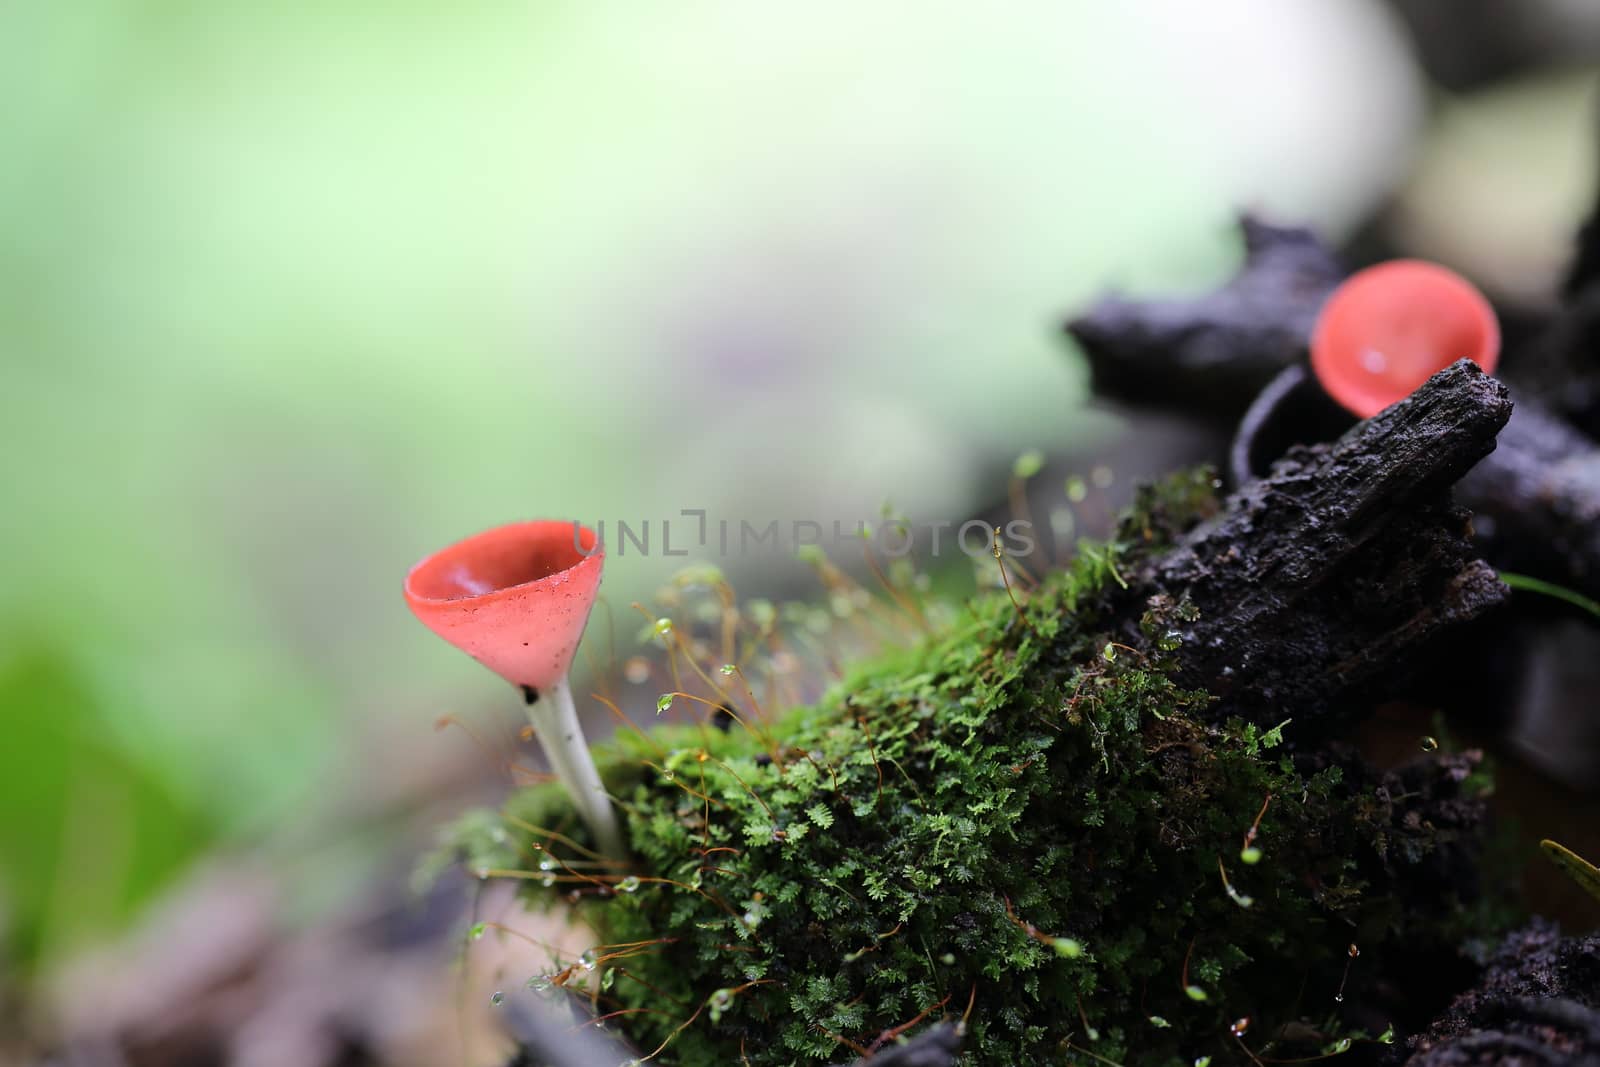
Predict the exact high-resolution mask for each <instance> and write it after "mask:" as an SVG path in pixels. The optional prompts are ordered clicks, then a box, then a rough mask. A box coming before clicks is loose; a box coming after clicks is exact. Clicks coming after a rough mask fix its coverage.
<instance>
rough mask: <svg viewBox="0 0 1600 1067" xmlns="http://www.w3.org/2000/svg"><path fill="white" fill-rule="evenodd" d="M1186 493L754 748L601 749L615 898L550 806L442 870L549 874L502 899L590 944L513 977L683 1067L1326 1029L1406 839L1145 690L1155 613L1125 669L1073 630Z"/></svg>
mask: <svg viewBox="0 0 1600 1067" xmlns="http://www.w3.org/2000/svg"><path fill="white" fill-rule="evenodd" d="M1204 481H1206V480H1196V479H1189V480H1187V481H1185V482H1182V483H1179V484H1177V485H1175V486H1174V487H1173V488H1171V489H1169V491H1168V492H1167V493H1166V494H1165V495H1164V496H1161V497H1149V498H1146V499H1145V500H1143V501H1142V502H1141V505H1140V507H1139V508H1138V509H1137V510H1136V513H1135V515H1134V517H1133V518H1132V519H1131V520H1130V521H1129V522H1128V523H1127V524H1126V525H1125V526H1124V534H1123V537H1122V539H1121V541H1120V542H1117V543H1113V544H1112V545H1110V546H1103V547H1101V548H1099V549H1096V550H1094V551H1087V552H1084V553H1081V554H1080V556H1079V558H1078V561H1077V562H1076V563H1075V564H1074V566H1073V567H1072V568H1071V569H1070V570H1068V571H1063V572H1058V573H1055V574H1052V575H1051V576H1049V577H1048V578H1047V579H1046V580H1045V582H1044V583H1043V584H1042V585H1041V587H1040V588H1038V589H1037V590H1035V591H1033V592H1032V594H1031V596H1030V597H1029V599H1028V601H1027V604H1026V622H1024V621H1023V620H1022V619H1021V618H1019V616H1018V613H1017V610H1016V608H1015V607H1014V606H1013V604H1012V603H1011V601H1010V599H1008V597H1007V596H1006V595H1005V594H1004V593H1003V592H1002V593H997V594H994V595H989V596H985V597H981V598H979V599H977V600H975V601H974V602H972V603H971V604H970V605H969V607H968V610H966V611H965V612H964V613H963V614H962V615H961V616H960V619H959V621H958V622H957V623H956V624H955V625H953V626H952V627H950V628H949V629H948V630H947V631H946V632H943V633H941V634H939V635H937V636H935V637H932V638H930V639H928V640H926V641H925V642H924V643H922V644H920V645H919V646H917V647H914V648H911V649H907V650H900V651H894V652H891V653H889V654H886V655H884V656H882V657H881V658H879V659H878V660H876V661H874V662H872V663H869V664H864V665H862V666H860V667H858V668H857V669H855V670H854V671H853V672H852V673H851V674H850V675H849V676H848V677H847V678H846V680H845V681H843V682H842V683H841V684H839V685H837V686H835V687H834V688H833V690H832V691H831V692H830V693H829V694H828V695H827V696H826V697H825V698H824V699H823V700H821V701H820V702H818V703H817V704H816V706H814V707H808V708H802V709H798V710H795V711H792V712H790V713H788V714H787V715H786V716H784V717H783V718H782V720H781V721H780V722H778V723H776V724H774V725H773V726H772V727H771V738H770V739H763V738H758V737H756V736H755V735H754V734H752V733H750V732H747V731H745V730H743V729H741V728H739V727H738V726H735V727H734V728H733V729H732V730H731V731H729V732H727V733H722V732H719V731H717V730H715V729H710V728H704V729H697V728H693V727H683V726H672V727H662V728H658V729H656V730H653V731H651V732H650V733H649V735H648V737H641V736H639V735H635V734H631V733H627V732H624V733H622V734H619V735H618V737H617V738H616V740H615V741H614V742H613V744H612V745H611V746H610V747H609V748H608V749H606V751H605V764H606V768H607V770H606V774H607V777H608V784H609V785H610V786H611V787H612V788H613V790H614V792H615V793H616V795H617V796H618V797H619V800H620V802H621V804H622V805H623V807H624V808H625V809H626V812H627V816H628V819H627V822H628V826H629V829H630V833H631V843H632V848H633V850H634V855H635V860H636V866H635V868H634V869H633V871H632V872H630V873H631V875H632V876H633V877H631V878H629V879H628V881H627V882H625V883H621V884H619V879H620V878H621V877H622V875H621V874H620V873H616V874H608V875H606V876H603V877H600V878H598V879H597V878H596V877H595V873H596V872H597V871H598V870H599V868H597V867H596V866H595V865H593V864H587V863H585V861H584V856H583V853H582V852H581V851H580V850H578V849H575V848H574V847H572V846H571V845H569V844H564V843H562V842H561V841H560V840H559V839H552V838H550V837H549V836H548V835H545V834H538V835H535V834H532V833H530V832H529V831H528V827H529V826H530V825H531V826H537V827H550V828H554V829H558V830H560V831H562V832H564V833H566V834H571V835H573V836H581V831H580V830H578V829H577V828H576V825H575V822H574V820H573V819H572V817H571V813H570V810H569V809H568V808H567V806H566V804H565V802H564V799H563V798H562V796H561V794H560V793H559V792H558V791H557V790H555V789H552V788H540V789H534V790H529V791H527V792H525V793H522V794H520V795H518V796H517V797H515V798H513V800H512V802H511V803H510V805H509V806H508V809H507V813H508V817H507V818H506V819H505V820H490V821H488V822H486V821H484V820H483V819H481V818H479V819H478V821H476V822H474V823H471V824H469V825H467V826H465V827H464V833H463V834H462V835H461V837H460V841H461V843H462V844H463V845H464V846H465V847H466V848H467V850H468V851H469V852H470V853H471V854H472V856H473V858H472V859H471V860H469V862H472V863H477V864H482V865H484V866H492V867H503V866H506V865H508V864H511V863H513V862H516V863H517V864H519V865H520V866H522V867H525V868H532V867H535V866H536V865H535V864H533V863H532V862H531V861H530V859H529V858H528V857H529V856H531V855H546V856H548V857H552V858H547V859H546V860H545V861H544V866H545V867H546V868H548V869H547V870H545V871H542V872H541V873H540V874H539V875H538V876H536V877H534V878H532V879H530V880H528V881H527V882H526V883H525V884H526V885H527V887H528V894H529V897H530V898H531V899H532V900H533V901H535V902H538V903H541V904H556V903H560V902H562V901H564V900H569V899H573V898H574V894H576V897H575V899H576V901H577V904H578V907H579V908H580V911H581V917H582V918H583V919H584V920H585V921H587V922H588V923H590V924H591V925H592V926H593V927H594V929H595V930H596V931H597V933H598V935H599V938H600V940H601V941H602V942H603V944H602V945H600V946H597V948H596V950H595V954H594V956H593V957H592V958H591V959H589V960H585V961H583V964H587V963H592V964H593V966H592V967H590V966H585V965H583V964H579V965H578V966H574V967H571V968H567V969H565V970H555V971H554V973H553V974H552V975H551V976H545V977H544V978H543V979H542V980H537V981H536V984H537V985H543V986H550V985H555V986H559V987H561V988H563V989H565V990H567V991H568V992H573V993H580V992H581V993H584V994H585V995H597V996H598V997H599V998H600V1000H599V1003H600V1005H601V1010H602V1011H624V1012H627V1013H628V1014H624V1015H621V1016H618V1017H616V1018H615V1019H614V1020H613V1021H612V1024H611V1025H613V1026H614V1027H615V1028H616V1029H618V1030H620V1031H621V1032H623V1033H625V1034H626V1035H627V1036H628V1038H629V1039H630V1040H632V1041H633V1042H634V1043H635V1044H637V1045H638V1046H639V1047H640V1048H641V1049H642V1050H643V1051H644V1052H646V1053H648V1052H650V1051H651V1050H653V1049H656V1048H657V1047H658V1046H661V1045H663V1044H664V1045H665V1048H664V1049H663V1051H662V1052H661V1053H660V1055H659V1056H658V1057H657V1059H658V1061H659V1062H662V1063H668V1064H673V1063H676V1064H687V1065H692V1067H699V1065H709V1064H737V1063H741V1062H748V1063H750V1064H753V1065H763V1064H790V1063H817V1062H821V1063H832V1062H840V1061H847V1060H850V1059H852V1058H854V1057H855V1056H856V1055H857V1054H858V1053H859V1051H860V1050H861V1049H867V1048H872V1047H874V1046H876V1045H879V1044H881V1043H883V1042H887V1041H890V1040H893V1039H895V1038H896V1037H898V1036H900V1035H902V1034H905V1033H914V1032H915V1029H916V1027H917V1026H918V1025H921V1024H922V1023H923V1022H924V1021H926V1020H929V1019H936V1018H940V1017H958V1018H963V1019H965V1020H966V1025H967V1030H968V1033H967V1038H966V1042H965V1053H964V1059H963V1061H962V1062H964V1063H969V1064H986V1065H987V1064H994V1065H1013V1064H1020V1063H1045V1062H1084V1063H1087V1062H1091V1059H1092V1058H1091V1057H1090V1056H1089V1055H1088V1054H1087V1053H1086V1052H1085V1051H1083V1050H1087V1051H1088V1052H1092V1053H1093V1057H1094V1058H1099V1057H1103V1058H1104V1059H1106V1060H1110V1061H1114V1062H1117V1063H1126V1062H1138V1063H1163V1062H1173V1063H1191V1062H1193V1061H1195V1060H1196V1059H1197V1058H1199V1057H1204V1056H1207V1055H1213V1056H1215V1055H1218V1054H1221V1053H1224V1052H1231V1053H1232V1056H1231V1057H1230V1058H1237V1057H1238V1056H1239V1055H1240V1053H1239V1049H1238V1046H1237V1044H1235V1041H1236V1038H1235V1037H1234V1035H1233V1033H1232V1032H1231V1030H1230V1027H1231V1026H1233V1025H1234V1024H1235V1022H1236V1021H1237V1020H1239V1019H1240V1018H1241V1017H1249V1019H1250V1020H1252V1022H1251V1024H1250V1027H1249V1038H1250V1040H1251V1041H1252V1042H1255V1044H1254V1046H1253V1047H1256V1048H1258V1049H1259V1048H1260V1047H1261V1044H1262V1043H1263V1042H1264V1041H1265V1040H1266V1039H1267V1038H1269V1037H1270V1036H1271V1035H1273V1034H1274V1033H1276V1032H1277V1031H1278V1029H1279V1027H1280V1025H1281V1024H1285V1023H1290V1022H1294V1021H1304V1020H1310V1021H1311V1022H1312V1023H1313V1024H1314V1025H1320V1026H1322V1027H1323V1029H1324V1031H1325V1032H1327V1033H1328V1034H1329V1040H1330V1041H1331V1040H1334V1039H1335V1038H1336V1037H1337V1034H1336V1033H1335V1032H1334V1031H1333V1019H1334V1014H1333V1009H1334V1008H1335V1006H1336V1005H1335V1004H1334V1001H1333V995H1334V990H1335V988H1336V986H1337V985H1338V983H1339V982H1340V976H1341V974H1342V972H1343V971H1344V970H1345V968H1346V966H1347V964H1348V963H1349V961H1350V957H1349V955H1348V953H1347V949H1348V946H1349V945H1350V944H1351V943H1352V942H1359V943H1360V944H1361V946H1362V949H1363V952H1364V953H1370V952H1373V951H1375V950H1381V948H1382V946H1383V945H1384V943H1385V942H1387V941H1390V940H1391V939H1393V938H1395V937H1396V936H1397V935H1398V933H1399V932H1400V931H1401V927H1402V925H1403V924H1404V923H1405V922H1407V921H1409V919H1408V917H1407V916H1405V915H1404V914H1402V913H1401V912H1400V911H1399V910H1398V906H1397V905H1396V904H1394V903H1393V899H1392V898H1391V897H1390V896H1389V894H1387V893H1385V892H1372V891H1369V890H1370V889H1371V885H1372V883H1373V882H1374V880H1379V881H1381V880H1382V878H1383V877H1385V876H1386V872H1391V871H1392V870H1393V868H1394V866H1395V865H1396V864H1405V863H1410V862H1421V857H1423V856H1424V855H1425V854H1426V853H1427V852H1428V851H1429V849H1430V848H1432V847H1433V846H1434V844H1435V843H1436V842H1435V841H1434V834H1433V831H1432V829H1431V828H1430V827H1427V826H1426V825H1418V826H1410V827H1408V826H1406V825H1405V824H1403V823H1402V824H1400V825H1396V824H1395V821H1394V820H1393V819H1392V818H1391V815H1392V813H1391V812H1390V810H1389V809H1388V808H1387V807H1386V806H1385V805H1383V804H1379V803H1375V802H1374V801H1373V798H1372V797H1370V796H1361V795H1355V794H1353V793H1352V792H1351V791H1350V790H1347V789H1344V788H1341V770H1340V769H1339V767H1337V766H1324V767H1321V768H1320V769H1315V768H1314V767H1313V765H1311V764H1310V763H1308V762H1306V761H1302V766H1297V763H1296V760H1294V759H1292V758H1290V756H1288V755H1286V754H1285V751H1284V747H1283V743H1282V738H1281V736H1280V730H1278V729H1274V730H1261V729H1258V728H1257V727H1255V726H1250V725H1245V724H1240V723H1231V724H1228V725H1226V726H1221V727H1219V726H1215V725H1208V724H1207V723H1206V722H1204V721H1203V720H1202V718H1201V716H1200V712H1201V711H1202V710H1203V709H1204V708H1205V707H1206V706H1207V704H1208V703H1209V698H1208V697H1207V695H1206V694H1204V693H1200V692H1193V691H1187V690H1184V689H1182V688H1180V687H1178V686H1177V685H1175V684H1174V683H1173V682H1172V680H1171V678H1170V676H1169V673H1170V669H1171V664H1170V663H1169V662H1167V657H1168V654H1169V653H1170V652H1171V651H1173V649H1174V648H1175V647H1176V646H1175V641H1176V638H1175V636H1173V634H1172V631H1173V630H1175V629H1176V627H1173V626H1169V623H1171V622H1173V621H1174V620H1175V618H1176V616H1177V615H1178V613H1180V612H1181V611H1182V610H1183V609H1182V607H1181V606H1175V605H1170V604H1169V605H1158V606H1157V608H1156V609H1155V610H1153V611H1152V612H1151V613H1150V614H1147V615H1146V616H1145V618H1144V620H1143V625H1142V629H1143V631H1144V632H1143V634H1142V635H1141V639H1140V640H1139V641H1138V643H1139V644H1140V646H1141V647H1142V648H1144V649H1145V650H1146V651H1136V650H1135V649H1134V648H1132V647H1129V646H1128V645H1127V644H1124V643H1123V642H1124V641H1129V640H1132V638H1131V635H1114V634H1112V633H1108V632H1106V631H1105V630H1104V629H1102V627H1104V626H1105V625H1107V621H1106V620H1108V619H1109V618H1110V611H1109V605H1110V602H1111V598H1113V597H1115V596H1116V595H1118V594H1119V593H1120V592H1121V581H1122V579H1121V576H1122V575H1123V574H1126V573H1129V568H1130V567H1132V566H1133V565H1134V564H1136V562H1137V559H1136V558H1133V557H1136V556H1137V553H1138V552H1142V551H1147V550H1149V549H1150V548H1153V547H1156V546H1159V544H1160V543H1162V542H1163V541H1164V540H1165V539H1166V538H1167V537H1169V536H1170V534H1171V532H1172V530H1174V529H1176V528H1177V527H1178V526H1180V525H1181V524H1182V522H1183V521H1185V520H1184V519H1183V518H1182V517H1181V515H1179V514H1177V512H1176V511H1175V509H1177V511H1182V512H1187V513H1188V514H1190V515H1193V514H1194V513H1196V512H1201V511H1204V510H1206V509H1207V508H1209V507H1210V506H1211V503H1210V502H1211V496H1210V490H1209V488H1208V486H1206V485H1205V484H1204ZM1128 545H1135V546H1138V547H1137V548H1136V549H1129V548H1128V547H1126V546H1128ZM774 747H775V748H776V749H777V758H776V759H774V758H773V756H772V751H773V749H774ZM1268 797H1271V798H1272V799H1271V802H1270V803H1266V810H1265V812H1264V814H1262V815H1261V817H1260V822H1259V828H1258V832H1257V833H1256V835H1255V836H1254V838H1253V840H1251V841H1248V842H1247V841H1246V839H1245V838H1246V833H1247V831H1248V830H1249V829H1250V827H1251V826H1252V823H1253V822H1254V820H1256V818H1257V814H1258V812H1260V811H1261V809H1262V807H1263V804H1264V803H1265V802H1266V801H1267V798H1268ZM541 845H548V847H549V852H548V853H542V852H540V851H539V847H540V846H541ZM1246 845H1248V846H1249V847H1250V848H1252V849H1255V850H1258V851H1259V855H1258V856H1254V857H1252V858H1254V859H1255V860H1256V862H1253V863H1251V862H1245V861H1241V859H1240V854H1241V851H1243V850H1244V849H1245V847H1246ZM519 850H520V852H521V858H520V859H516V858H515V857H516V856H517V854H518V851H519ZM1224 871H1225V872H1226V873H1225V874H1224ZM635 879H637V881H636V880H635ZM545 882H548V883H549V884H548V885H546V884H544V883H545ZM602 883H603V885H602ZM618 946H629V947H618ZM1302 1029H1304V1026H1302ZM741 1057H743V1058H742V1059H741Z"/></svg>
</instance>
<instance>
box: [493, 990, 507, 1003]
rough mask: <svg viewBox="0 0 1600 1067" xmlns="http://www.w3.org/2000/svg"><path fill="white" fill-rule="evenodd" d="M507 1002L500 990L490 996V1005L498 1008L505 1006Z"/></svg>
mask: <svg viewBox="0 0 1600 1067" xmlns="http://www.w3.org/2000/svg"><path fill="white" fill-rule="evenodd" d="M505 1002H506V995H505V994H504V993H502V992H500V991H499V990H498V989H497V990H495V991H494V992H493V993H492V994H490V996H489V1003H490V1004H493V1005H494V1006H495V1007H497V1008H498V1007H499V1006H500V1005H502V1004H504V1003H505Z"/></svg>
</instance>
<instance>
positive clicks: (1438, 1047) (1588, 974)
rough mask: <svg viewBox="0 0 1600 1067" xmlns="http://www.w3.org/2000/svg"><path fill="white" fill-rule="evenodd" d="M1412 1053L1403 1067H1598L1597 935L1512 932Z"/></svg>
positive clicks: (1545, 925) (1547, 926)
mask: <svg viewBox="0 0 1600 1067" xmlns="http://www.w3.org/2000/svg"><path fill="white" fill-rule="evenodd" d="M1412 1047H1413V1050H1414V1054H1413V1055H1412V1056H1411V1058H1410V1059H1409V1060H1407V1061H1406V1063H1407V1064H1408V1067H1478V1065H1488V1064H1499V1065H1509V1067H1516V1065H1527V1067H1535V1065H1537V1067H1549V1065H1556V1064H1562V1065H1568V1067H1600V934H1591V935H1589V936H1588V937H1569V938H1562V937H1561V936H1560V931H1559V930H1558V929H1557V928H1556V926H1555V924H1554V923H1551V922H1548V921H1545V920H1536V921H1535V922H1534V923H1533V924H1532V925H1530V926H1527V927H1525V928H1523V929H1521V930H1518V931H1516V932H1515V933H1512V934H1511V935H1510V936H1508V937H1507V938H1506V939H1505V941H1503V942H1502V943H1501V945H1500V947H1499V948H1498V949H1497V950H1496V952H1495V954H1494V956H1493V957H1492V958H1491V959H1490V960H1489V964H1488V967H1487V968H1486V969H1485V971H1484V975H1483V979H1482V981H1481V982H1480V983H1479V984H1478V985H1477V986H1476V987H1475V988H1473V989H1470V990H1468V991H1467V992H1465V993H1463V994H1461V995H1460V996H1459V997H1457V998H1456V999H1455V1001H1454V1002H1453V1003H1452V1004H1451V1005H1450V1008H1449V1010H1448V1011H1446V1012H1445V1014H1444V1015H1443V1016H1442V1017H1441V1018H1439V1019H1438V1020H1437V1021H1436V1022H1435V1023H1434V1024H1433V1026H1432V1027H1430V1028H1429V1029H1428V1031H1427V1032H1426V1033H1425V1034H1422V1035H1421V1036H1419V1037H1418V1038H1416V1039H1415V1040H1414V1041H1413V1042H1412Z"/></svg>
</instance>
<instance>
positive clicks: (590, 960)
mask: <svg viewBox="0 0 1600 1067" xmlns="http://www.w3.org/2000/svg"><path fill="white" fill-rule="evenodd" d="M578 966H579V967H582V968H583V969H584V970H586V971H592V970H594V953H593V952H592V951H590V952H585V953H584V954H583V955H581V956H579V957H578Z"/></svg>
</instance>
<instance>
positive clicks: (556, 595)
mask: <svg viewBox="0 0 1600 1067" xmlns="http://www.w3.org/2000/svg"><path fill="white" fill-rule="evenodd" d="M604 567H605V550H604V548H603V547H602V546H601V545H600V544H599V539H598V537H596V535H595V532H594V531H593V530H591V529H589V528H588V527H586V526H582V525H579V524H578V523H574V522H563V521H560V520H538V521H533V522H517V523H509V524H507V525H505V526H497V527H495V528H493V529H491V530H485V531H484V532H482V533H479V534H474V535H473V536H472V537H468V538H466V539H465V540H461V541H457V542H456V543H455V544H452V545H449V546H447V547H445V548H442V549H440V550H439V551H438V552H435V553H433V554H432V555H431V556H428V557H427V558H425V559H423V560H422V561H421V562H419V563H418V564H417V565H416V566H414V567H412V568H411V571H410V573H408V574H407V575H406V581H405V598H406V604H407V605H408V606H409V607H410V608H411V611H412V613H413V614H415V615H416V616H417V618H418V619H419V620H420V621H421V622H422V623H423V625H425V626H427V627H428V629H430V630H432V631H433V632H434V633H436V634H438V635H439V636H440V637H442V638H444V639H445V640H446V641H448V642H450V643H451V644H452V645H455V646H456V647H457V648H459V649H461V650H462V651H463V652H465V653H467V654H468V655H470V656H472V657H473V658H474V659H476V660H478V661H479V662H480V663H482V664H483V665H484V666H486V667H488V668H489V669H490V670H492V671H494V672H495V673H496V674H498V675H500V676H501V677H502V678H504V679H506V680H507V681H508V682H511V683H512V684H513V685H516V686H520V687H523V688H524V689H525V690H533V691H535V692H537V691H539V690H542V689H546V688H548V687H550V686H552V685H554V684H556V683H557V682H558V681H560V680H562V679H564V678H565V677H566V675H567V672H568V671H569V670H570V669H571V666H572V659H573V656H574V655H575V654H576V653H577V649H578V642H579V640H580V639H581V638H582V637H583V630H584V627H585V625H587V623H588V621H589V612H590V610H591V609H592V608H593V607H594V600H595V595H596V593H597V592H598V591H599V588H600V576H601V572H602V571H603V569H604Z"/></svg>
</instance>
